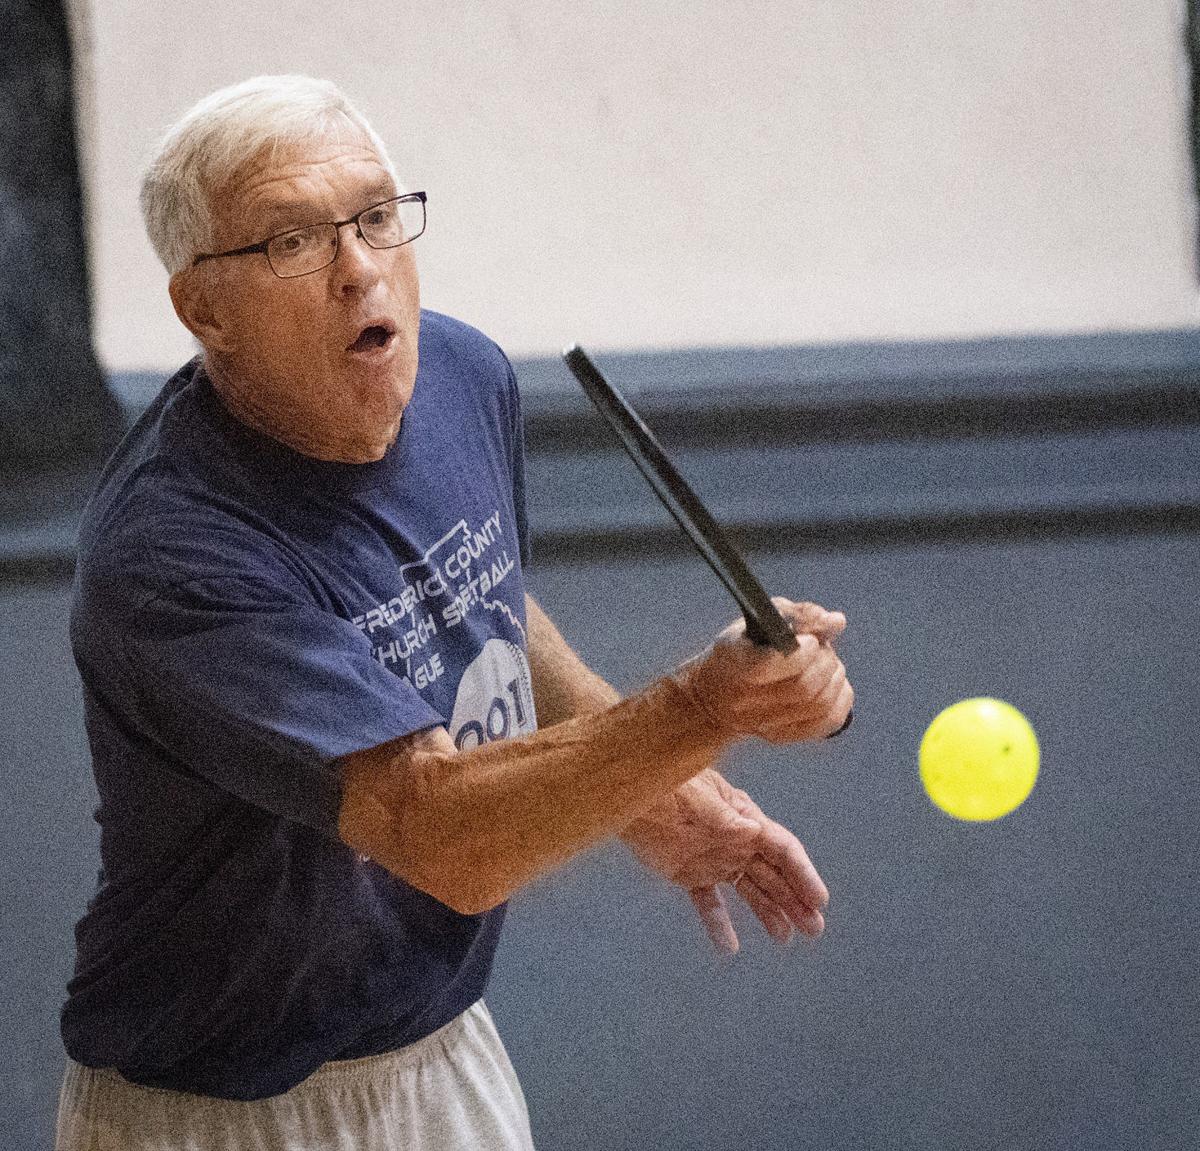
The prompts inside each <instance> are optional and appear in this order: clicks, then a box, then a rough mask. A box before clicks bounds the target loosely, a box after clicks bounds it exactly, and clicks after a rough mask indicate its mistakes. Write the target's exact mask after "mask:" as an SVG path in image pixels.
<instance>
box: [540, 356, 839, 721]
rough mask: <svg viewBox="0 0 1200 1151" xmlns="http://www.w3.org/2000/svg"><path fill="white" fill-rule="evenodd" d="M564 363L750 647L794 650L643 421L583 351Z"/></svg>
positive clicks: (774, 612)
mask: <svg viewBox="0 0 1200 1151" xmlns="http://www.w3.org/2000/svg"><path fill="white" fill-rule="evenodd" d="M563 359H564V360H565V361H566V364H567V367H568V368H570V369H571V372H572V374H573V375H574V376H575V378H576V379H577V380H578V381H579V383H580V384H581V385H582V386H583V390H584V391H585V392H586V393H587V396H588V399H590V400H591V401H592V403H593V404H595V405H596V408H597V410H598V411H599V412H600V414H601V415H602V416H603V417H604V419H605V421H606V422H607V423H608V425H609V427H611V428H612V429H613V431H614V432H616V433H617V436H618V437H619V438H620V440H621V443H622V444H623V445H624V447H625V450H626V451H627V452H628V453H629V455H630V456H631V457H632V459H633V462H634V463H635V464H637V466H638V470H639V471H640V472H641V473H642V475H644V476H645V477H646V479H647V481H648V482H649V484H650V486H651V487H652V488H653V489H654V491H655V494H656V495H657V496H658V498H659V499H660V500H662V502H663V504H665V505H666V508H667V511H669V512H670V513H671V515H672V516H674V517H675V522H676V523H677V524H679V526H680V527H681V528H682V529H683V532H684V534H685V535H686V536H687V537H688V539H690V540H691V541H692V543H693V544H695V545H696V550H697V551H698V552H699V553H700V554H701V555H702V556H703V557H704V559H705V560H706V561H707V562H708V566H709V567H711V568H712V570H713V571H714V572H716V574H717V577H718V578H719V579H720V581H721V582H722V583H723V584H724V585H725V586H726V587H727V588H728V589H729V593H730V595H732V596H733V598H734V599H735V600H736V601H737V603H738V606H739V607H740V608H741V609H742V614H743V615H744V616H745V617H746V635H747V636H748V637H749V638H750V639H751V640H753V641H754V642H755V643H757V644H761V645H763V646H764V647H772V648H774V649H775V650H776V651H779V652H782V653H783V654H785V655H786V654H788V653H789V652H792V651H795V650H796V647H797V644H796V637H795V635H794V634H793V632H792V629H791V627H790V626H789V624H788V622H787V620H785V619H784V618H783V616H782V615H780V613H779V609H778V608H777V607H776V606H775V605H774V603H772V602H771V597H770V596H769V595H767V592H766V589H765V588H764V587H763V585H762V584H761V583H759V581H758V578H757V577H756V576H755V575H754V573H753V572H752V571H751V570H750V568H749V567H748V566H747V564H746V561H745V560H744V559H743V558H742V555H741V553H740V552H739V551H738V550H737V548H735V547H734V546H733V544H732V543H731V542H730V541H729V537H728V536H726V534H725V532H724V531H723V530H722V529H721V526H720V525H719V524H718V523H717V521H716V520H714V519H713V517H712V515H711V514H710V513H709V510H708V509H707V508H706V507H705V506H704V505H703V504H702V503H701V502H700V499H699V497H698V496H697V495H696V493H695V492H693V491H692V489H691V488H690V487H689V486H688V483H687V481H686V480H685V479H684V478H683V476H681V475H680V474H679V472H678V470H677V469H676V468H675V465H674V464H673V463H671V461H670V460H669V459H668V458H667V454H666V452H664V451H663V449H662V445H660V444H659V442H658V440H657V439H655V436H654V433H653V432H652V431H651V430H650V429H649V428H648V427H647V426H646V424H645V421H643V420H642V418H641V416H639V415H638V414H637V412H635V411H634V410H633V408H632V406H631V405H630V403H629V401H628V400H626V399H625V397H624V396H623V395H621V393H620V392H619V391H618V390H617V389H616V388H615V387H613V385H612V384H610V383H609V382H608V381H607V380H606V379H605V378H604V377H603V376H602V375H601V374H600V372H599V370H598V369H597V367H596V365H595V364H593V363H592V361H591V359H590V358H589V357H588V355H587V353H586V352H585V351H584V350H583V349H582V348H580V347H579V346H578V345H573V346H572V347H569V348H567V349H566V351H564V352H563ZM852 718H853V713H851V714H850V715H848V716H847V717H846V722H845V723H844V724H843V725H842V727H841V729H840V731H838V732H835V733H834V734H835V735H839V734H841V732H842V731H845V730H846V728H847V727H849V726H850V721H851V719H852Z"/></svg>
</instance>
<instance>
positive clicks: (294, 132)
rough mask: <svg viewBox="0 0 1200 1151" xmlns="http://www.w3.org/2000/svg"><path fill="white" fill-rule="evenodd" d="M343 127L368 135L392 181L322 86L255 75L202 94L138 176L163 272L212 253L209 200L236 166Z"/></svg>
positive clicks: (346, 104) (337, 93) (361, 121)
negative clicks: (371, 150) (361, 136)
mask: <svg viewBox="0 0 1200 1151" xmlns="http://www.w3.org/2000/svg"><path fill="white" fill-rule="evenodd" d="M347 128H351V129H353V130H356V131H357V132H361V133H362V134H363V135H365V136H366V137H367V140H368V141H369V142H370V144H371V146H372V147H373V148H374V149H375V151H376V152H377V153H378V155H379V160H380V163H382V164H383V166H384V167H385V168H386V169H387V170H388V172H389V173H390V174H391V176H392V178H393V179H395V177H396V172H395V169H394V168H393V167H392V162H391V160H390V159H389V158H388V155H387V151H386V149H385V148H384V146H383V141H382V140H380V138H379V137H378V136H377V135H376V133H375V131H374V129H372V127H371V125H370V124H368V123H367V121H366V119H365V118H364V117H363V115H362V113H361V112H359V110H358V109H357V108H355V106H354V105H353V104H352V103H351V102H350V100H349V99H348V98H347V97H346V95H345V94H344V93H343V92H342V91H341V90H340V89H339V88H338V87H337V85H335V84H333V83H332V82H331V81H329V80H314V79H313V78H312V77H309V76H256V77H254V78H253V79H251V80H244V81H242V83H240V84H233V85H231V86H230V87H228V88H221V89H220V90H219V91H216V92H213V93H212V95H210V96H205V97H204V99H203V100H201V101H200V102H199V103H198V104H196V105H195V106H194V107H192V108H191V109H190V110H189V111H188V112H186V113H184V115H183V117H182V118H181V119H180V120H179V121H178V122H177V123H176V124H175V125H174V126H173V127H171V128H170V129H168V131H167V133H166V135H165V136H164V137H163V138H162V140H161V141H160V142H159V146H158V151H157V153H156V154H155V156H154V158H153V159H152V160H151V161H150V165H149V167H148V168H147V170H146V174H145V176H144V177H143V178H142V191H141V197H140V199H141V205H142V219H143V220H144V221H145V223H146V232H147V234H148V235H149V237H150V243H151V244H153V245H154V250H155V252H157V253H158V258H159V259H160V260H161V261H162V262H163V264H164V265H165V266H166V269H167V271H168V272H169V273H170V274H171V275H174V274H175V273H176V272H178V271H181V270H182V269H184V268H186V267H187V266H188V265H189V264H190V263H191V262H192V260H193V259H194V258H195V257H196V256H197V255H198V254H200V253H201V252H204V251H208V250H210V249H211V247H212V243H213V223H212V207H211V198H212V195H213V193H214V192H215V191H216V190H217V189H219V188H220V187H221V186H222V185H223V184H224V183H225V182H226V181H228V180H229V179H230V178H231V177H232V176H233V175H234V174H235V173H236V172H237V171H238V169H239V168H240V167H242V165H244V164H246V163H248V162H249V161H251V160H254V159H256V158H257V157H259V156H261V155H262V154H263V153H267V154H268V155H269V154H270V152H271V151H273V150H275V149H278V148H282V147H287V146H289V145H294V144H298V143H304V142H306V141H309V140H315V139H323V138H326V137H327V136H329V135H330V134H333V135H335V136H336V135H338V134H339V133H340V132H342V131H345V130H346V129H347Z"/></svg>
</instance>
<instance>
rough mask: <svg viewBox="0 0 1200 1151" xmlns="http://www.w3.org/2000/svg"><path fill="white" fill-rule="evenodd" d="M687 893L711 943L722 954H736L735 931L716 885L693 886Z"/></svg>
mask: <svg viewBox="0 0 1200 1151" xmlns="http://www.w3.org/2000/svg"><path fill="white" fill-rule="evenodd" d="M688 894H689V895H690V896H691V897H692V904H693V906H694V907H695V908H696V911H697V912H698V913H699V915H700V922H701V923H703V924H704V930H705V931H706V932H708V938H709V939H710V940H712V945H713V946H714V947H715V948H716V949H717V950H718V951H719V952H721V953H722V954H723V955H736V954H737V953H738V946H739V944H738V937H737V932H736V931H734V929H733V920H731V919H730V918H729V909H728V908H727V907H726V906H725V900H724V899H723V898H722V897H721V893H720V891H718V890H717V888H716V887H695V888H693V889H692V890H691V891H689V892H688Z"/></svg>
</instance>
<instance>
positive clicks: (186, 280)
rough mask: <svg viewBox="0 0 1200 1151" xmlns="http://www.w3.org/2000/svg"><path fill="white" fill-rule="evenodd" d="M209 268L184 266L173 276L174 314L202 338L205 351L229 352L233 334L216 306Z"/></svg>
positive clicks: (200, 341) (170, 288)
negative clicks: (231, 334)
mask: <svg viewBox="0 0 1200 1151" xmlns="http://www.w3.org/2000/svg"><path fill="white" fill-rule="evenodd" d="M214 280H215V277H214V276H213V275H212V274H211V271H210V269H208V268H206V267H204V266H203V265H202V266H200V267H191V268H184V270H183V271H182V272H176V273H175V275H173V276H172V277H171V282H170V285H169V288H168V290H169V291H170V293H171V303H172V304H173V305H174V306H175V314H176V315H177V316H178V317H179V319H180V322H181V323H182V324H183V326H184V327H185V328H187V330H188V331H189V332H191V333H192V335H193V336H195V337H196V339H197V340H198V341H199V343H200V346H201V347H202V348H204V350H205V351H210V352H228V351H230V350H231V349H232V346H233V345H232V341H231V339H230V333H229V331H228V329H227V328H226V326H225V325H224V323H223V322H222V317H221V315H220V311H219V309H218V308H217V307H216V306H215V302H216V292H215V289H216V284H215V283H214Z"/></svg>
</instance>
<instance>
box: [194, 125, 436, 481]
mask: <svg viewBox="0 0 1200 1151" xmlns="http://www.w3.org/2000/svg"><path fill="white" fill-rule="evenodd" d="M396 191H397V189H396V188H395V186H394V184H393V181H392V178H391V176H390V175H389V174H388V172H387V169H386V168H385V167H384V166H383V164H382V163H381V162H380V159H379V157H378V155H377V154H376V152H375V151H374V149H373V148H372V147H371V145H370V143H369V142H368V141H367V139H366V138H365V137H362V136H357V135H353V136H351V135H347V136H345V138H343V139H342V140H341V141H340V142H339V141H338V140H337V139H336V138H335V137H333V136H329V137H326V138H324V139H323V140H322V139H318V140H315V141H312V142H308V143H305V144H303V145H297V146H293V147H290V148H288V149H284V150H280V151H279V152H277V153H276V154H275V155H273V156H270V155H266V156H263V157H261V158H259V159H258V160H255V161H253V162H251V163H250V164H247V165H246V166H244V167H243V168H241V169H240V170H239V171H238V172H237V173H236V174H235V176H234V177H233V179H231V180H230V181H229V182H228V183H227V184H226V185H224V186H223V187H221V188H218V189H216V191H215V193H214V195H213V200H212V207H213V223H214V241H215V247H214V250H215V251H218V252H220V251H225V250H227V249H229V248H237V247H241V246H243V245H245V244H253V243H257V242H258V241H260V240H263V239H266V238H267V237H268V236H273V235H276V234H277V233H279V232H283V231H286V230H288V229H289V228H298V227H303V226H305V225H308V224H319V223H325V222H328V221H336V220H345V219H347V218H348V217H350V216H353V215H355V214H356V213H358V212H361V211H362V210H363V209H364V208H366V207H369V206H370V205H372V204H375V203H378V202H379V201H381V200H385V199H387V198H389V197H391V196H393V195H395V194H396ZM184 275H192V276H196V275H200V276H203V277H205V278H204V279H203V280H202V281H200V284H199V291H201V292H202V293H203V298H204V300H205V301H206V304H207V307H208V308H209V309H210V310H211V317H212V319H213V321H214V325H213V327H212V328H211V329H210V330H209V329H206V330H205V331H204V332H203V333H198V334H200V336H201V342H202V343H203V344H204V345H205V349H206V352H207V353H208V360H209V365H210V368H211V370H212V375H213V379H214V382H215V384H216V386H217V388H218V391H219V392H220V393H221V395H222V396H223V398H224V399H225V402H226V404H227V405H228V406H229V407H230V409H231V410H232V411H233V413H234V414H235V415H236V416H238V417H239V418H240V419H242V420H243V421H244V422H246V423H248V424H250V425H251V426H253V427H255V428H257V429H258V430H259V431H262V432H265V433H266V434H268V435H271V436H273V437H274V438H276V439H279V440H282V441H283V442H284V443H287V444H289V445H290V446H292V447H293V448H296V449H297V450H298V451H300V452H303V453H304V454H305V455H310V456H314V457H316V458H319V459H328V460H341V461H344V462H349V463H363V462H367V461H369V460H375V459H378V458H380V457H381V456H382V455H383V453H384V452H385V451H386V450H387V448H388V446H389V445H390V444H391V443H392V442H393V441H394V440H395V438H396V435H397V433H398V432H399V430H400V418H401V416H402V414H403V412H404V409H405V407H406V405H407V404H408V401H409V399H410V398H411V397H412V392H413V384H414V382H415V380H416V374H417V329H418V325H419V317H420V292H419V287H418V281H417V269H416V263H415V261H414V259H413V247H412V245H411V244H406V245H404V246H403V247H399V248H386V249H376V248H371V247H369V246H368V245H367V244H366V243H365V242H364V241H363V240H362V239H361V238H360V237H359V236H358V234H357V231H356V229H355V227H354V226H353V225H347V226H346V227H343V228H341V229H340V230H339V233H338V249H337V257H336V258H335V259H334V261H333V263H331V264H329V265H328V266H327V267H325V268H321V269H320V270H318V271H316V272H311V273H309V274H308V275H304V276H297V277H295V278H291V279H280V278H279V277H278V276H276V275H275V273H274V272H273V271H272V270H271V267H270V264H269V263H268V262H267V257H266V256H265V255H264V254H262V253H255V254H250V255H241V256H232V257H229V258H226V259H220V260H210V261H206V262H205V263H204V264H201V265H199V266H198V267H196V268H195V269H191V270H190V271H189V272H188V273H184ZM193 330H194V331H195V330H196V329H195V328H193ZM206 337H207V338H206Z"/></svg>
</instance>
